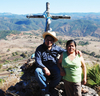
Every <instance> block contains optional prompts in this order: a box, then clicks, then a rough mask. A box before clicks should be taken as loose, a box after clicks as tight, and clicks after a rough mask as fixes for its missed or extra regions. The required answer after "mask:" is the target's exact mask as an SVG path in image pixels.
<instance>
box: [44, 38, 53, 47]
mask: <svg viewBox="0 0 100 96" xmlns="http://www.w3.org/2000/svg"><path fill="white" fill-rule="evenodd" d="M53 43H54V41H53V38H52V37H51V36H47V37H46V38H45V45H46V46H47V47H48V48H50V47H52V45H53Z"/></svg>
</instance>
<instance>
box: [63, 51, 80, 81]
mask: <svg viewBox="0 0 100 96" xmlns="http://www.w3.org/2000/svg"><path fill="white" fill-rule="evenodd" d="M62 67H63V68H64V70H65V72H66V75H65V76H63V79H65V80H67V81H69V82H81V73H82V68H81V59H80V56H79V55H76V57H75V58H74V59H73V60H70V59H69V58H68V55H67V52H63V59H62Z"/></svg>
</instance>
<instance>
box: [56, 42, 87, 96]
mask: <svg viewBox="0 0 100 96" xmlns="http://www.w3.org/2000/svg"><path fill="white" fill-rule="evenodd" d="M66 50H67V51H66V52H63V53H62V54H61V56H60V58H59V61H58V67H59V69H60V74H61V76H63V80H64V87H65V91H66V95H67V96H81V75H82V74H81V73H82V69H83V81H82V82H83V84H86V66H85V62H84V59H83V57H82V56H81V57H80V56H79V55H78V54H76V53H75V50H76V42H75V41H74V40H69V41H67V43H66Z"/></svg>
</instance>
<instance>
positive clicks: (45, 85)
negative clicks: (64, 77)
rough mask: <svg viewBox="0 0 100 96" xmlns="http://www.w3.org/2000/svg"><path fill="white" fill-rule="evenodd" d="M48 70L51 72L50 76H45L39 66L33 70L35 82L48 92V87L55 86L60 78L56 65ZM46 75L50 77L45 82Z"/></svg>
mask: <svg viewBox="0 0 100 96" xmlns="http://www.w3.org/2000/svg"><path fill="white" fill-rule="evenodd" d="M49 70H50V72H51V75H50V76H45V73H44V70H42V69H41V68H36V70H35V77H36V79H37V82H38V83H39V85H40V87H41V89H42V91H44V92H45V93H48V92H49V90H50V89H53V88H54V87H56V85H58V83H59V82H60V80H61V75H60V70H59V68H58V66H57V65H53V66H52V67H50V68H49ZM47 77H49V78H51V79H50V82H49V83H48V82H47Z"/></svg>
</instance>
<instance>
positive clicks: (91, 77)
mask: <svg viewBox="0 0 100 96" xmlns="http://www.w3.org/2000/svg"><path fill="white" fill-rule="evenodd" d="M87 85H89V86H90V87H95V86H98V85H99V86H100V66H99V64H96V65H94V66H93V67H92V68H91V69H88V70H87Z"/></svg>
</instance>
